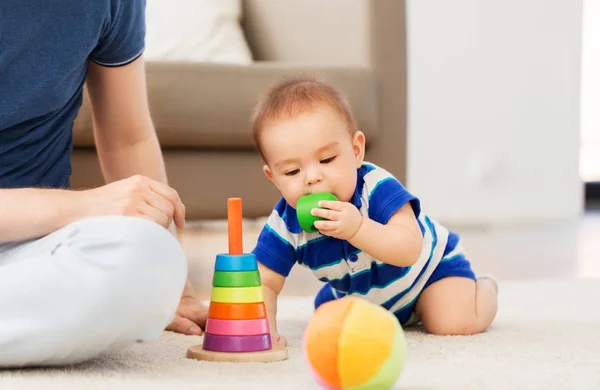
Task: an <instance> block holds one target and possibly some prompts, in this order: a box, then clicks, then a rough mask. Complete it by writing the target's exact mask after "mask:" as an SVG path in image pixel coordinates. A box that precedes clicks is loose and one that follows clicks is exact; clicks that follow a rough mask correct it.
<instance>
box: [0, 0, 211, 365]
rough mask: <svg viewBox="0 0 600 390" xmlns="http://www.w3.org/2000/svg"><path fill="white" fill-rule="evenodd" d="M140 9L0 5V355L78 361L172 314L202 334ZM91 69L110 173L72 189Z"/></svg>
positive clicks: (127, 3) (37, 361)
mask: <svg viewBox="0 0 600 390" xmlns="http://www.w3.org/2000/svg"><path fill="white" fill-rule="evenodd" d="M144 11H145V1H143V0H95V1H77V0H56V1H52V2H47V1H45V0H4V1H2V2H1V3H0V366H25V365H47V364H52V365H55V364H66V363H73V362H79V361H83V360H86V359H88V358H91V357H93V356H96V355H97V354H99V353H101V352H103V351H106V350H108V349H111V348H112V347H115V346H119V345H123V344H127V343H129V342H133V341H136V340H150V339H156V338H157V337H158V336H159V335H160V333H161V332H162V331H163V330H164V329H165V327H166V326H168V329H171V330H174V331H178V332H181V333H186V334H199V333H200V332H201V329H200V326H199V325H203V321H205V319H206V308H205V307H204V306H202V305H200V304H198V303H197V302H196V301H195V299H194V298H193V295H192V291H191V286H190V284H189V283H186V278H187V262H186V259H185V255H184V253H183V250H182V248H181V246H180V245H179V243H178V242H177V240H176V238H175V237H174V236H173V234H172V232H173V229H174V226H173V225H177V226H178V227H183V224H184V219H185V207H184V205H183V204H182V202H181V200H180V199H179V196H178V194H177V192H176V191H175V190H173V189H172V188H170V187H169V186H168V185H167V184H166V183H167V179H166V174H165V169H164V164H163V161H162V156H161V151H160V147H159V144H158V141H157V137H156V134H155V132H154V128H153V126H152V122H151V119H150V114H149V110H148V104H147V97H146V85H145V74H144V63H143V59H142V52H143V49H144V35H145V24H144ZM86 80H87V87H88V91H89V95H90V99H91V102H92V107H93V117H94V134H95V140H96V147H97V151H98V155H99V159H100V164H101V167H102V171H103V174H104V177H105V179H106V181H107V183H109V184H107V185H106V186H103V187H99V188H96V189H91V190H86V191H70V190H69V186H70V183H69V176H70V173H71V167H70V152H71V147H72V126H73V121H74V119H75V117H76V115H77V112H78V110H79V107H80V105H81V101H82V89H83V85H84V82H85V81H86ZM167 229H169V230H171V232H169V230H167Z"/></svg>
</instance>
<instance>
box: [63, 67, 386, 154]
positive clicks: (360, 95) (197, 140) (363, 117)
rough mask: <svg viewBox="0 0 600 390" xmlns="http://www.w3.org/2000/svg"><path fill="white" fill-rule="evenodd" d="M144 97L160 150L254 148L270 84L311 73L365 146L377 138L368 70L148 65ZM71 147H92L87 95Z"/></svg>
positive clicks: (370, 79) (374, 86) (373, 98)
mask: <svg viewBox="0 0 600 390" xmlns="http://www.w3.org/2000/svg"><path fill="white" fill-rule="evenodd" d="M146 71H147V83H148V97H149V103H150V110H151V115H152V119H153V122H154V126H155V128H156V131H157V134H158V137H159V140H160V142H161V145H162V146H163V147H164V148H208V149H224V148H225V149H231V148H237V149H253V148H254V141H253V138H252V134H251V127H250V117H251V114H252V110H253V108H254V106H255V104H256V103H257V101H258V99H259V96H260V94H262V93H263V92H264V90H265V88H267V87H268V86H269V85H271V84H272V83H274V82H276V81H278V80H280V79H281V78H282V77H284V76H292V75H297V74H300V73H305V74H315V75H317V76H318V77H320V78H321V79H324V80H327V81H329V82H331V83H332V84H333V85H334V86H336V87H337V88H339V90H340V91H341V92H342V93H343V94H344V95H345V96H346V97H347V98H348V101H349V103H350V105H351V107H352V110H353V112H354V115H355V116H356V120H357V122H358V126H359V128H360V129H361V130H362V131H363V132H365V134H366V136H367V139H368V142H369V143H370V142H373V141H374V140H376V138H377V133H378V131H377V129H378V121H377V118H378V113H377V101H376V85H375V81H374V79H373V75H372V73H371V72H370V70H369V69H368V68H362V67H340V66H321V67H310V66H301V65H298V64H291V63H280V62H277V63H275V62H259V63H254V64H252V65H249V66H241V65H225V64H205V63H202V64H200V63H189V62H148V63H147V64H146ZM74 142H75V146H91V145H93V144H94V140H93V134H92V120H91V115H90V110H89V101H88V99H87V96H86V98H85V100H84V104H83V107H82V109H81V110H80V113H79V115H78V118H77V120H76V122H75V127H74Z"/></svg>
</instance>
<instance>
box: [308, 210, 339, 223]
mask: <svg viewBox="0 0 600 390" xmlns="http://www.w3.org/2000/svg"><path fill="white" fill-rule="evenodd" d="M310 213H311V214H312V215H314V216H315V217H320V218H325V219H328V220H336V219H337V212H336V211H332V210H328V209H318V208H317V209H312V210H311V212H310ZM315 226H316V225H315Z"/></svg>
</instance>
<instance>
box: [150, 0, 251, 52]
mask: <svg viewBox="0 0 600 390" xmlns="http://www.w3.org/2000/svg"><path fill="white" fill-rule="evenodd" d="M241 14H242V4H241V0H170V1H148V2H147V3H146V50H145V51H144V57H145V58H146V59H147V60H157V61H193V62H217V63H234V64H250V63H251V62H252V54H251V53H250V49H249V48H248V44H247V43H246V39H245V37H244V32H243V31H242V26H241V25H240V18H241Z"/></svg>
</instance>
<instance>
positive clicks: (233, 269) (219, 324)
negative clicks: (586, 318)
mask: <svg viewBox="0 0 600 390" xmlns="http://www.w3.org/2000/svg"><path fill="white" fill-rule="evenodd" d="M227 220H228V221H227V222H228V239H229V253H228V254H218V255H217V258H216V262H215V266H214V274H213V282H212V285H213V287H212V292H211V296H210V306H209V309H208V320H207V322H206V329H205V334H204V340H203V343H202V345H196V346H194V347H191V348H189V349H188V351H187V357H188V358H192V359H198V360H212V361H229V362H272V361H277V360H284V359H286V358H287V349H286V348H285V347H276V348H273V346H272V345H271V332H270V329H269V322H268V320H267V312H266V308H265V303H264V296H263V290H262V283H261V279H260V273H259V271H258V263H257V261H256V256H255V255H254V254H250V253H244V251H243V247H242V200H241V199H240V198H230V199H228V200H227Z"/></svg>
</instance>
